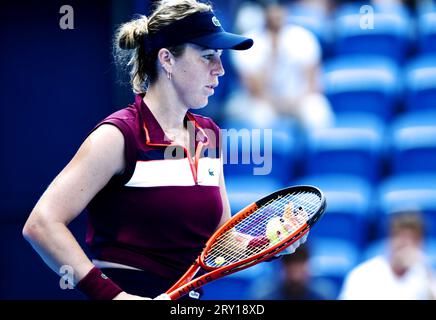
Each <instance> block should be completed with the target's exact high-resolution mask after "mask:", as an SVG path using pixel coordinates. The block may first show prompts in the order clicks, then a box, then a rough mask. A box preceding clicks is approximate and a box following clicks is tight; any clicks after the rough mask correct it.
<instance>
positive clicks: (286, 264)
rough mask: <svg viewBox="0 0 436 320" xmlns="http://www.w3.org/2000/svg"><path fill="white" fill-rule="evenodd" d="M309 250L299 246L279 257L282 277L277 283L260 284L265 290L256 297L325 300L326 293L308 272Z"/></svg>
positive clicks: (304, 246) (264, 298) (326, 297)
mask: <svg viewBox="0 0 436 320" xmlns="http://www.w3.org/2000/svg"><path fill="white" fill-rule="evenodd" d="M309 259H310V251H309V248H308V246H307V245H303V246H301V247H299V248H298V249H297V250H296V251H295V253H293V254H288V255H286V256H283V257H282V258H281V260H280V261H279V262H280V267H281V270H282V276H283V277H282V278H280V280H279V281H280V282H279V284H277V283H273V282H269V286H268V284H265V285H262V287H264V288H266V290H265V291H263V292H262V293H260V294H259V296H258V297H255V298H256V299H262V300H326V299H328V295H327V294H326V293H324V292H323V291H322V290H320V289H319V288H318V287H317V286H315V285H314V284H313V283H312V277H311V274H310V265H309ZM256 287H258V286H256Z"/></svg>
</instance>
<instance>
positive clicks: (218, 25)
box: [212, 17, 221, 27]
mask: <svg viewBox="0 0 436 320" xmlns="http://www.w3.org/2000/svg"><path fill="white" fill-rule="evenodd" d="M212 23H213V24H214V25H215V26H216V27H221V23H220V21H219V20H218V18H217V17H212Z"/></svg>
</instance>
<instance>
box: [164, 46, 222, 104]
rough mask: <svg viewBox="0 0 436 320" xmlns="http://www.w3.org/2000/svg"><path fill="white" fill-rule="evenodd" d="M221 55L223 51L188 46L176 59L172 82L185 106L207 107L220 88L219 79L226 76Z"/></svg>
mask: <svg viewBox="0 0 436 320" xmlns="http://www.w3.org/2000/svg"><path fill="white" fill-rule="evenodd" d="M221 54H222V50H215V49H206V48H202V47H200V46H197V45H194V44H188V45H187V46H186V49H185V51H184V53H183V54H182V55H181V56H180V57H178V58H176V59H175V63H174V65H173V69H172V81H173V84H174V87H175V90H176V92H177V95H178V97H179V99H181V101H182V103H183V104H184V105H186V106H188V107H189V108H193V109H199V108H203V107H204V106H206V105H207V103H208V100H209V97H210V96H212V95H213V94H214V88H216V87H217V86H218V83H219V82H218V77H221V76H223V75H224V68H223V65H222V63H221Z"/></svg>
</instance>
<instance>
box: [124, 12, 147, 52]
mask: <svg viewBox="0 0 436 320" xmlns="http://www.w3.org/2000/svg"><path fill="white" fill-rule="evenodd" d="M147 34H148V18H147V17H146V16H143V15H140V16H139V18H137V19H134V20H132V21H130V22H127V23H125V24H123V25H122V26H121V27H120V29H119V32H118V45H119V46H120V48H121V49H126V50H131V49H136V48H138V47H139V46H140V44H141V42H143V41H144V37H145V36H146V35H147Z"/></svg>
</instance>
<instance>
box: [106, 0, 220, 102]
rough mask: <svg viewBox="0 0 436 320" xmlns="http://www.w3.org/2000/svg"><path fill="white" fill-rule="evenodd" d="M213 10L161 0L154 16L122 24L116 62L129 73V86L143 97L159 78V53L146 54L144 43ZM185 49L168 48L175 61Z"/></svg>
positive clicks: (190, 0)
mask: <svg viewBox="0 0 436 320" xmlns="http://www.w3.org/2000/svg"><path fill="white" fill-rule="evenodd" d="M210 10H212V6H211V5H210V4H205V3H201V2H198V1H196V0H161V1H159V2H158V3H157V5H156V8H155V9H154V11H153V13H152V14H151V15H150V16H149V17H146V16H144V15H138V16H137V17H136V18H135V19H133V20H131V21H129V22H127V23H124V24H122V25H121V26H120V27H119V28H118V30H117V32H116V34H115V39H114V49H115V53H114V55H115V60H116V62H117V64H118V65H119V66H120V67H121V68H122V69H124V70H126V69H127V70H128V71H129V73H130V83H131V85H132V89H133V92H134V93H137V94H138V93H144V92H146V91H147V87H148V85H150V84H152V83H153V82H154V81H155V80H156V79H157V76H158V71H157V65H156V60H157V54H158V51H159V49H156V50H153V51H152V52H149V53H147V52H146V50H145V44H144V39H145V37H146V36H148V35H150V34H155V33H157V32H159V30H160V29H161V28H163V27H165V26H167V25H169V24H171V23H172V22H174V21H176V20H180V19H183V18H185V17H187V16H189V15H191V14H193V13H196V12H205V11H210ZM184 48H185V45H181V46H176V47H170V48H167V49H168V50H169V51H170V52H171V53H172V54H173V55H174V56H175V57H177V56H180V55H181V54H182V52H183V50H184Z"/></svg>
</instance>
